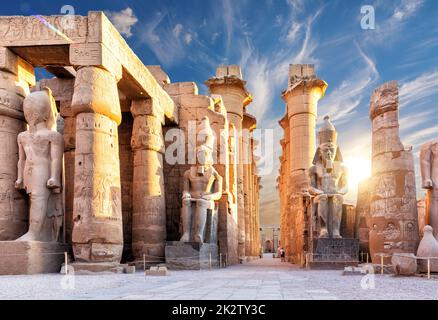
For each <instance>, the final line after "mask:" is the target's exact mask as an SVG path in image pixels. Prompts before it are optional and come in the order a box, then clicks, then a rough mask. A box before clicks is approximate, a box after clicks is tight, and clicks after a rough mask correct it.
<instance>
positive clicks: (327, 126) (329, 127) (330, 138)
mask: <svg viewBox="0 0 438 320" xmlns="http://www.w3.org/2000/svg"><path fill="white" fill-rule="evenodd" d="M337 138H338V133H337V132H336V129H335V127H334V125H333V124H332V123H331V121H330V117H329V116H326V117H324V124H323V126H322V127H321V129H320V130H319V132H318V139H319V146H318V149H317V150H316V154H315V157H314V159H313V164H317V163H322V164H323V165H324V167H325V168H328V169H331V168H333V163H334V162H342V161H343V160H342V155H341V152H340V150H339V147H338V145H337Z"/></svg>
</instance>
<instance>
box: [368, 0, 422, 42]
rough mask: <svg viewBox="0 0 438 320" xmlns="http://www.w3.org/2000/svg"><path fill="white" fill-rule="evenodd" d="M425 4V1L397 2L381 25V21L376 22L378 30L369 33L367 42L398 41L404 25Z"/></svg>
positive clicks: (406, 0)
mask: <svg viewBox="0 0 438 320" xmlns="http://www.w3.org/2000/svg"><path fill="white" fill-rule="evenodd" d="M423 3H424V0H399V1H397V2H396V4H395V6H393V7H392V10H391V11H390V14H389V17H388V18H387V19H386V20H384V21H383V22H381V23H380V21H379V20H376V29H375V30H372V31H369V32H367V40H368V41H370V42H377V43H382V42H383V41H388V40H391V39H396V38H397V36H398V35H400V34H401V33H400V31H401V30H402V27H403V25H404V24H405V23H406V21H407V20H408V19H409V18H410V17H412V16H414V15H415V13H416V12H417V11H418V10H419V9H420V8H421V7H422V5H423ZM382 9H383V8H382Z"/></svg>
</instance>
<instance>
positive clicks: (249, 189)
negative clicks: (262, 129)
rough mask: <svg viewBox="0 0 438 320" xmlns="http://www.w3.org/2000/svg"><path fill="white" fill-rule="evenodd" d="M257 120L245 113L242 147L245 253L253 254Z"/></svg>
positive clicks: (247, 254)
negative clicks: (253, 148)
mask: <svg viewBox="0 0 438 320" xmlns="http://www.w3.org/2000/svg"><path fill="white" fill-rule="evenodd" d="M255 125H256V120H255V118H254V117H253V116H251V115H250V114H248V113H246V112H245V113H244V114H243V122H242V129H243V136H242V149H243V155H242V160H243V169H244V181H243V190H244V212H245V255H246V256H252V255H253V254H252V250H251V248H252V244H253V241H254V239H253V226H252V222H253V216H254V208H253V196H252V193H253V183H252V175H253V170H252V160H253V159H252V137H251V135H252V134H251V132H252V130H254V128H255Z"/></svg>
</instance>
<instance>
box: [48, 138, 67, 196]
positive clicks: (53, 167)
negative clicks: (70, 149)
mask: <svg viewBox="0 0 438 320" xmlns="http://www.w3.org/2000/svg"><path fill="white" fill-rule="evenodd" d="M63 149H64V143H63V139H62V136H61V135H60V134H59V133H57V132H56V133H54V134H52V137H51V139H50V157H51V161H50V178H49V180H48V181H47V186H48V187H49V188H59V187H61V168H62V155H63V152H64V150H63Z"/></svg>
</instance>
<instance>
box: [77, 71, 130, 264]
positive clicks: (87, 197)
mask: <svg viewBox="0 0 438 320" xmlns="http://www.w3.org/2000/svg"><path fill="white" fill-rule="evenodd" d="M71 109H72V112H73V114H74V115H75V116H76V151H75V168H74V172H75V176H74V177H75V181H74V200H73V221H74V226H73V236H72V238H73V240H72V241H73V253H74V257H75V260H76V261H77V262H97V263H99V262H113V263H119V262H120V260H121V257H122V250H123V226H122V211H121V190H120V164H119V143H118V132H117V126H118V125H119V124H120V122H121V110H120V101H119V96H118V91H117V80H116V78H115V77H114V76H113V75H112V74H111V73H110V72H108V71H106V70H104V69H102V68H99V67H81V68H80V69H79V70H78V71H77V75H76V79H75V88H74V93H73V99H72V106H71Z"/></svg>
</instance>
